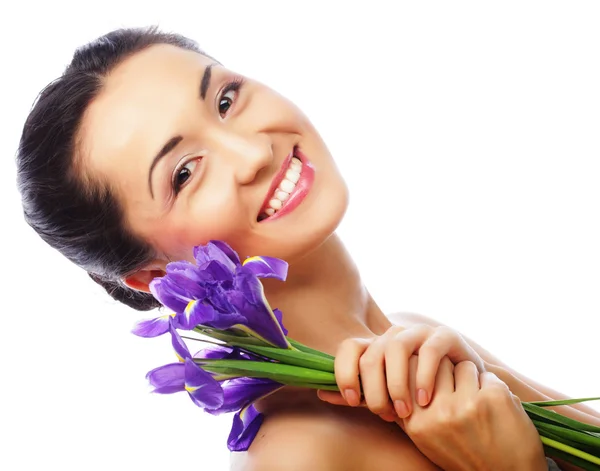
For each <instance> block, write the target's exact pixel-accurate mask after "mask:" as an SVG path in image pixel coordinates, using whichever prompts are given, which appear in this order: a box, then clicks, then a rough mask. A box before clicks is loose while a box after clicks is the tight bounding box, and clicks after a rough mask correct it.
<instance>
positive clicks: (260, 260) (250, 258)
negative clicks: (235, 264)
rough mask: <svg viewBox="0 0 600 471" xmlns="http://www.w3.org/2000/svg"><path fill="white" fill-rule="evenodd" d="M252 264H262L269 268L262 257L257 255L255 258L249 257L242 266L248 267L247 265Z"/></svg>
mask: <svg viewBox="0 0 600 471" xmlns="http://www.w3.org/2000/svg"><path fill="white" fill-rule="evenodd" d="M252 262H262V263H264V264H265V265H267V266H268V263H267V262H265V261H264V260H263V258H262V257H261V256H259V255H255V256H254V257H248V258H247V259H246V260H244V261H243V262H242V265H246V263H252Z"/></svg>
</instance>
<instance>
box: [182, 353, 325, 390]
mask: <svg viewBox="0 0 600 471" xmlns="http://www.w3.org/2000/svg"><path fill="white" fill-rule="evenodd" d="M194 362H195V363H197V364H198V365H200V366H201V367H202V368H203V369H205V370H206V371H210V372H213V373H222V374H239V375H240V376H248V377H253V378H270V379H273V380H274V381H279V382H282V383H283V382H284V379H287V380H288V381H296V382H301V383H316V384H320V383H322V384H336V382H335V375H334V374H333V373H328V372H326V371H319V370H313V369H310V368H303V367H300V366H293V365H283V364H281V363H270V362H264V361H249V360H221V359H219V360H214V359H206V358H194Z"/></svg>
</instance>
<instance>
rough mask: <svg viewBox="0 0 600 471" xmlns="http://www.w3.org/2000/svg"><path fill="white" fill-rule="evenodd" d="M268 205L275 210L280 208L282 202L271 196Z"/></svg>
mask: <svg viewBox="0 0 600 471" xmlns="http://www.w3.org/2000/svg"><path fill="white" fill-rule="evenodd" d="M269 206H270V207H271V208H273V209H275V210H278V209H281V207H282V206H283V203H282V202H281V201H279V200H278V199H277V198H273V199H272V200H271V201H269Z"/></svg>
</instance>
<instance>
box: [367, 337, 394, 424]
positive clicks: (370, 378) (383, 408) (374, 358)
mask: <svg viewBox="0 0 600 471" xmlns="http://www.w3.org/2000/svg"><path fill="white" fill-rule="evenodd" d="M386 343H387V339H386V338H385V337H379V338H377V339H376V340H375V341H374V342H373V343H372V344H371V345H370V346H369V348H368V349H367V350H366V351H365V353H363V355H362V356H361V357H360V360H359V362H358V365H359V370H360V383H361V385H362V390H363V396H364V399H365V402H366V404H367V407H368V408H369V410H370V411H371V412H373V413H374V414H377V415H382V414H394V413H395V412H394V409H393V407H392V403H391V401H390V396H389V394H388V389H387V382H386V378H385V346H386Z"/></svg>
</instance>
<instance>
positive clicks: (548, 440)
mask: <svg viewBox="0 0 600 471" xmlns="http://www.w3.org/2000/svg"><path fill="white" fill-rule="evenodd" d="M540 439H541V440H542V443H543V444H544V445H546V446H549V447H551V448H556V449H557V450H560V451H563V452H565V453H568V454H569V455H573V456H577V457H578V458H581V459H583V460H585V461H589V462H590V463H594V464H598V465H600V458H598V457H597V456H594V455H590V454H589V453H586V452H585V451H581V450H578V449H576V448H573V447H572V446H569V445H565V444H564V443H560V442H558V441H556V440H552V439H551V438H548V437H542V436H540Z"/></svg>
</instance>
